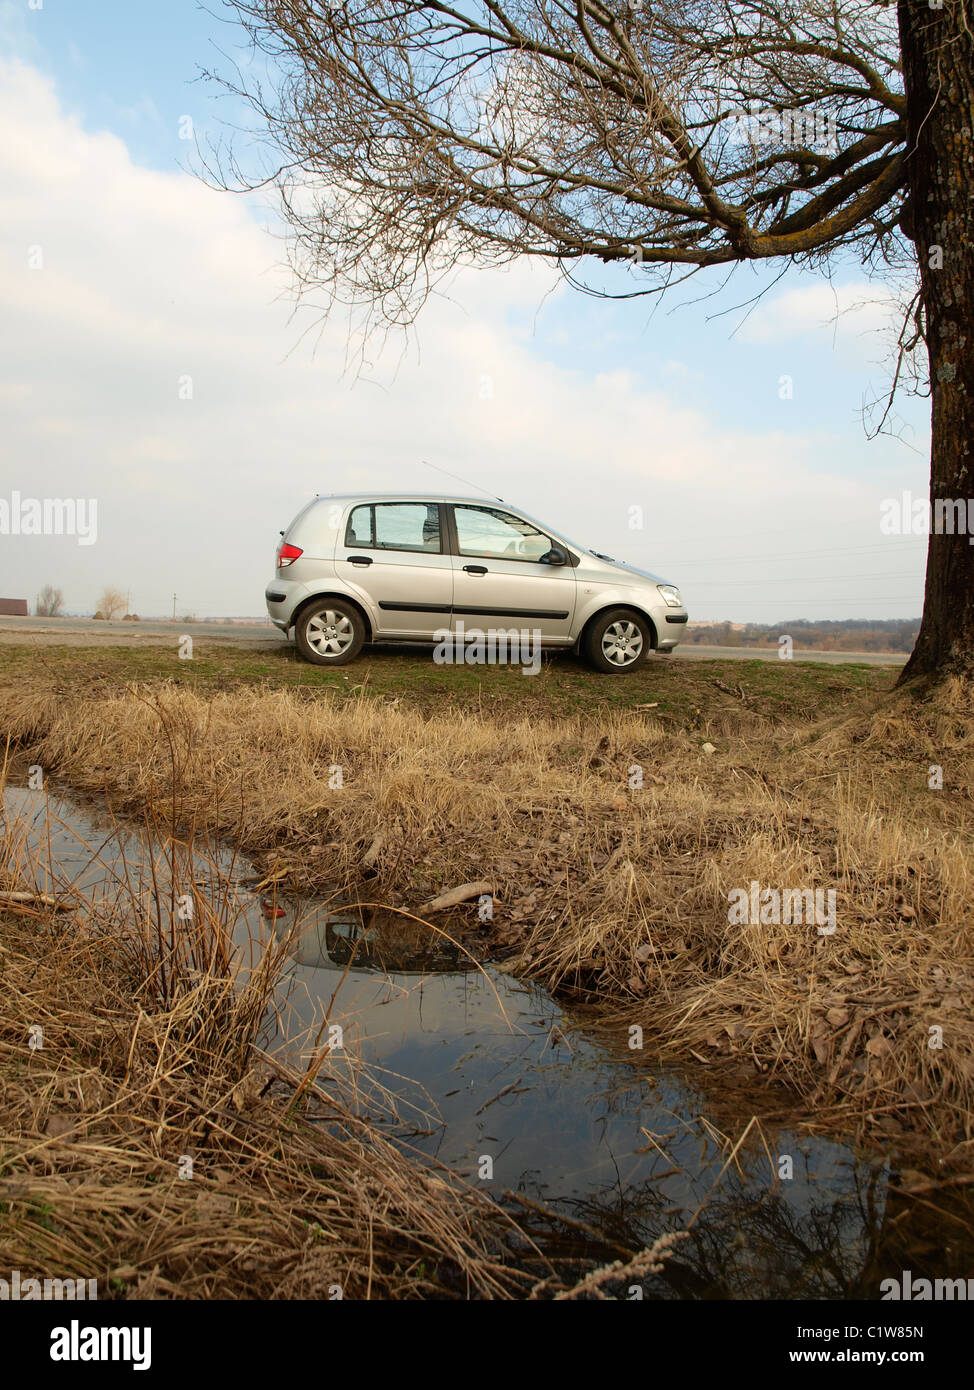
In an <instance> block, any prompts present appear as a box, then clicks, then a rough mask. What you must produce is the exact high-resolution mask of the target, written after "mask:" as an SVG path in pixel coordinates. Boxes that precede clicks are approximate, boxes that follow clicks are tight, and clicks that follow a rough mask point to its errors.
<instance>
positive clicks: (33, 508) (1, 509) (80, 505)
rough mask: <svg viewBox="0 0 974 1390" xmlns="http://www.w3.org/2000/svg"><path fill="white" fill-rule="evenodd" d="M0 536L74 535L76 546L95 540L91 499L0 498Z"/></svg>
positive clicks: (95, 517)
mask: <svg viewBox="0 0 974 1390" xmlns="http://www.w3.org/2000/svg"><path fill="white" fill-rule="evenodd" d="M0 536H77V538H78V544H79V545H94V544H95V541H96V540H97V539H98V502H97V499H96V498H94V497H88V498H85V497H22V496H21V494H20V493H19V492H16V491H14V492H12V493H11V494H10V500H9V501H8V500H7V498H6V497H0Z"/></svg>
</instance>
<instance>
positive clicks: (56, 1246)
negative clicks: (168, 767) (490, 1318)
mask: <svg viewBox="0 0 974 1390" xmlns="http://www.w3.org/2000/svg"><path fill="white" fill-rule="evenodd" d="M2 848H3V850H4V851H5V852H4V854H3V855H2V856H0V863H2V872H0V889H2V890H7V889H9V888H10V886H11V884H15V885H16V887H17V889H18V891H24V885H25V884H29V883H30V882H31V878H32V869H33V868H34V866H33V865H32V864H31V863H29V862H24V856H23V854H22V853H21V848H22V847H14V841H13V839H12V838H10V839H5V841H4V843H3V846H2ZM159 849H160V852H161V855H162V857H163V860H162V861H161V862H164V859H165V857H167V856H169V855H170V854H171V852H172V847H171V846H169V845H167V844H165V843H162V844H160V846H159ZM119 872H120V873H121V872H122V871H121V870H120V871H119ZM129 874H130V870H129V868H128V867H126V869H125V870H124V880H125V883H122V882H120V888H121V893H120V895H119V897H118V898H117V899H116V900H115V901H113V903H112V904H111V905H110V906H109V904H108V903H106V902H101V903H99V904H98V905H96V906H94V907H92V908H89V907H85V908H84V909H83V910H82V907H81V905H80V904H79V905H78V908H77V910H64V911H58V912H53V911H51V910H49V909H48V907H47V906H46V905H44V904H43V903H41V904H38V903H37V901H36V900H35V901H34V902H15V903H10V902H8V903H6V904H5V905H0V991H2V997H3V1007H2V1009H0V1097H2V1102H3V1103H2V1120H0V1269H3V1270H4V1271H5V1272H7V1273H8V1277H9V1271H10V1270H15V1269H16V1270H20V1271H21V1273H22V1276H23V1277H24V1278H27V1277H31V1276H33V1277H38V1278H67V1279H82V1280H95V1281H96V1283H97V1296H98V1297H99V1298H100V1299H104V1298H111V1297H116V1298H128V1297H132V1298H263V1299H268V1298H321V1299H337V1298H355V1299H362V1298H379V1299H401V1298H425V1299H429V1298H469V1297H475V1298H506V1297H511V1296H515V1295H517V1294H518V1293H519V1292H523V1291H524V1289H525V1288H526V1287H530V1280H529V1279H528V1278H527V1276H525V1275H523V1274H521V1275H519V1274H517V1273H515V1272H514V1270H513V1268H512V1265H511V1262H510V1261H509V1260H508V1261H506V1263H505V1260H504V1258H503V1252H504V1250H505V1246H506V1241H507V1239H508V1238H509V1235H510V1225H511V1223H509V1222H508V1221H506V1220H505V1219H504V1218H503V1217H502V1215H501V1214H500V1213H499V1212H498V1210H497V1209H496V1208H494V1207H492V1206H490V1204H489V1203H488V1202H487V1201H486V1200H484V1199H483V1198H481V1197H480V1196H479V1195H478V1194H476V1193H474V1192H473V1191H472V1190H471V1189H469V1188H467V1187H464V1186H462V1185H461V1184H458V1183H456V1182H454V1181H452V1180H451V1181H446V1180H445V1179H444V1176H443V1175H442V1174H440V1173H438V1172H437V1171H436V1170H435V1169H434V1168H431V1167H430V1166H429V1165H428V1164H427V1165H422V1164H420V1163H419V1162H416V1161H413V1160H412V1159H411V1158H410V1157H409V1156H408V1155H406V1154H404V1153H403V1152H401V1151H400V1150H399V1149H398V1148H396V1147H395V1146H394V1145H393V1144H391V1143H390V1142H389V1140H388V1138H386V1137H385V1136H384V1135H382V1134H381V1133H380V1132H379V1131H378V1130H377V1129H376V1127H375V1125H374V1124H373V1123H371V1122H370V1121H367V1120H365V1119H362V1118H360V1117H357V1116H356V1114H355V1107H354V1106H353V1105H351V1104H350V1103H349V1102H348V1100H347V1099H345V1098H341V1099H340V1098H338V1097H336V1096H334V1095H331V1094H329V1092H328V1091H327V1090H325V1089H322V1088H320V1087H319V1086H318V1085H317V1084H316V1082H315V1076H314V1072H313V1070H310V1071H309V1072H307V1073H304V1074H297V1073H294V1072H292V1071H291V1070H289V1068H288V1067H287V1066H286V1065H283V1064H282V1063H281V1061H280V1060H276V1061H275V1060H273V1059H271V1058H268V1057H267V1056H266V1055H265V1054H264V1053H263V1052H262V1050H261V1047H260V1031H261V1024H262V1020H263V1019H264V1017H265V1015H266V1011H267V1006H268V1000H269V998H270V995H271V992H272V990H273V988H274V985H275V982H276V980H277V978H278V976H279V974H280V971H281V969H282V968H283V965H284V953H283V951H282V949H281V945H280V943H276V944H275V945H274V946H271V947H268V949H267V950H266V951H265V952H264V954H263V955H262V956H261V957H260V959H259V961H258V962H257V964H256V968H255V969H254V970H253V971H252V972H251V973H250V974H249V976H248V977H247V978H246V979H245V980H242V979H241V978H239V976H238V977H237V978H236V979H235V978H234V976H233V973H232V971H231V969H230V965H229V960H230V949H229V947H230V941H229V932H228V925H229V923H228V916H227V906H228V898H227V896H226V894H225V892H224V890H223V889H221V888H217V890H216V891H215V893H213V892H211V893H210V895H209V896H208V897H201V896H200V895H199V893H197V894H196V900H197V904H198V915H197V918H196V921H195V924H181V925H179V926H178V927H177V925H176V924H175V923H174V919H173V914H172V912H171V911H170V910H168V895H167V893H166V892H165V890H164V889H160V891H158V892H157V893H156V894H155V896H154V897H152V898H151V900H150V901H149V902H148V904H147V902H146V899H145V898H144V896H142V895H141V894H139V893H137V892H136V891H135V890H134V888H133V890H132V892H131V893H127V892H126V887H125V884H126V883H127V882H128V880H129ZM190 882H191V880H190ZM498 1252H501V1253H500V1255H499V1254H498ZM556 1287H558V1288H560V1287H562V1286H561V1284H560V1283H559V1282H557V1281H556ZM89 1296H90V1295H89Z"/></svg>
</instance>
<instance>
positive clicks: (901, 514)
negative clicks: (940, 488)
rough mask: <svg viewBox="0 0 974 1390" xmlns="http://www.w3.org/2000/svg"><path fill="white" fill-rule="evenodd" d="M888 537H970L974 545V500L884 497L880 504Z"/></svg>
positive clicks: (882, 526) (904, 495)
mask: <svg viewBox="0 0 974 1390" xmlns="http://www.w3.org/2000/svg"><path fill="white" fill-rule="evenodd" d="M879 512H880V516H879V529H880V531H881V532H882V533H883V535H884V536H930V535H934V536H964V535H966V536H967V539H968V542H969V543H970V544H971V545H974V534H971V532H972V531H974V497H935V498H934V500H933V502H931V501H930V498H929V497H914V496H913V493H912V492H904V493H901V494H900V496H899V497H884V498H883V500H882V501H881V502H880V504H879Z"/></svg>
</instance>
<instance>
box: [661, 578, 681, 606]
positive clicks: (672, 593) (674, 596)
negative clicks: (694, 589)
mask: <svg viewBox="0 0 974 1390" xmlns="http://www.w3.org/2000/svg"><path fill="white" fill-rule="evenodd" d="M656 587H657V589H658V590H659V591H660V593H661V594H662V595H663V602H664V603H665V604H666V606H667V608H682V607H683V599H682V598H681V597H680V591H679V589H677V588H674V586H673V585H672V584H657V585H656Z"/></svg>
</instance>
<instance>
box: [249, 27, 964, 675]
mask: <svg viewBox="0 0 974 1390" xmlns="http://www.w3.org/2000/svg"><path fill="white" fill-rule="evenodd" d="M227 3H228V4H229V5H230V6H231V8H232V9H234V10H235V11H236V12H237V14H238V15H239V17H240V18H241V20H242V21H243V23H244V25H245V26H246V28H247V30H248V31H249V34H250V36H251V39H252V42H253V43H254V45H255V46H256V48H257V49H259V50H261V51H262V52H263V54H264V55H265V56H266V57H268V58H269V59H270V60H271V71H272V72H274V73H276V74H277V76H276V78H275V79H274V81H273V82H272V86H271V89H270V90H268V89H266V88H265V87H263V86H261V85H260V84H259V83H258V82H256V81H254V80H253V79H252V78H249V77H248V78H244V77H240V78H239V79H238V81H237V82H235V83H232V82H227V83H226V85H228V86H231V87H232V89H233V90H234V91H236V92H237V93H238V94H240V95H242V96H244V97H245V98H246V99H247V100H249V101H250V102H251V103H252V105H253V106H254V108H255V109H256V111H257V113H258V115H259V117H260V119H261V121H262V122H263V123H266V126H267V130H268V135H269V143H270V147H271V148H272V149H273V151H274V158H275V172H274V174H273V177H274V178H275V179H276V181H277V184H278V186H279V188H280V192H281V196H282V200H283V208H284V213H285V216H286V218H287V221H288V224H289V229H290V232H291V234H292V235H291V246H292V248H293V265H294V269H295V271H296V273H297V277H298V282H299V285H300V286H301V287H302V288H303V290H304V291H312V292H313V291H317V290H324V291H325V292H326V294H327V295H328V296H329V297H330V299H331V301H332V302H334V301H336V300H337V301H339V302H343V303H346V304H349V305H352V306H359V307H364V308H365V310H366V312H367V314H368V315H371V316H374V319H375V320H378V321H384V322H386V323H399V324H404V323H408V322H410V321H411V320H412V319H413V317H414V316H415V314H416V312H417V311H418V309H419V307H420V305H421V304H422V303H423V301H424V299H425V297H426V296H427V295H428V293H429V291H430V289H431V287H432V286H433V285H434V284H435V283H436V281H437V279H438V277H440V276H441V275H443V274H444V273H445V272H447V271H448V270H450V269H451V268H453V267H454V266H456V265H458V264H461V263H475V264H480V265H488V264H496V263H498V262H501V261H505V260H509V259H511V258H513V257H517V256H521V255H531V256H537V257H541V258H544V259H548V260H551V261H554V262H557V263H558V264H559V265H560V266H561V267H562V268H563V269H564V270H565V273H566V274H567V275H568V276H569V278H570V279H572V281H573V282H574V283H579V275H580V273H582V266H583V263H584V262H585V260H586V258H590V263H591V258H595V259H598V260H599V261H602V262H606V263H608V262H613V261H631V262H635V263H636V264H638V266H639V267H640V271H639V273H640V276H641V277H642V279H641V281H640V282H639V284H638V285H637V286H636V288H635V289H634V290H633V291H632V293H646V292H647V291H650V292H659V291H661V290H662V289H665V288H666V287H668V286H670V285H672V284H673V283H674V282H675V281H677V280H679V279H682V278H685V277H686V276H687V275H689V274H693V273H694V272H696V271H698V270H699V269H701V268H703V267H706V266H719V265H726V266H732V265H734V264H735V263H739V262H743V261H758V260H766V259H771V260H780V261H782V262H783V263H788V262H803V263H810V264H812V265H816V266H821V267H823V268H824V267H826V266H827V264H828V262H829V261H830V259H831V258H832V257H834V256H836V255H837V254H840V253H841V254H842V255H844V256H848V255H849V254H850V252H851V253H852V254H855V255H857V256H858V257H859V258H860V259H861V261H862V262H863V263H865V264H866V265H868V266H870V267H874V268H877V269H879V270H886V269H887V268H890V267H891V268H893V270H894V271H899V272H902V270H903V269H904V268H905V267H908V268H909V273H910V275H911V277H912V279H913V281H914V283H915V284H916V286H917V293H916V298H915V300H914V302H913V304H912V306H911V313H910V315H909V320H908V325H907V327H906V328H905V330H904V333H903V334H902V335H901V341H900V350H901V362H900V363H899V364H898V368H897V373H896V376H897V378H899V376H900V367H901V366H902V358H903V357H906V358H909V357H910V355H911V354H913V353H915V352H916V351H917V350H918V349H919V350H921V351H922V350H923V348H924V345H925V347H926V351H927V354H928V359H929V371H928V372H927V373H925V378H926V380H927V381H928V382H929V388H930V392H931V395H932V416H933V459H932V470H931V503H932V504H933V503H934V502H935V501H936V500H938V499H944V498H964V497H966V495H967V494H968V493H969V492H971V491H974V489H971V487H970V482H971V477H970V471H969V461H968V450H969V448H970V440H971V438H972V433H974V429H972V426H974V419H972V402H974V354H972V353H971V352H970V351H969V350H968V351H965V350H964V349H965V345H966V342H967V335H968V333H969V325H970V324H971V323H972V322H974V259H972V246H974V202H972V200H971V198H970V197H969V194H968V189H969V183H970V176H971V173H972V171H974V152H972V151H974V147H972V140H971V129H972V125H974V63H972V34H971V27H970V19H971V11H972V10H974V0H899V3H898V4H894V3H891V0H801V3H794V0H782V3H778V4H775V3H771V0H660V3H656V2H655V0H633V2H632V3H629V4H626V3H613V0H508V2H507V3H504V0H463V3H456V4H449V3H445V4H423V3H414V0H395V3H391V2H390V3H384V2H383V3H371V2H370V0H227ZM255 70H259V69H256V68H254V69H250V71H255ZM265 172H266V171H265ZM224 177H225V180H226V181H227V182H228V183H232V182H234V181H237V182H239V180H240V179H241V178H242V177H244V175H243V171H241V170H240V169H239V168H238V167H237V166H236V165H235V164H234V163H233V161H232V160H230V162H229V167H225V169H224ZM244 181H246V179H244ZM918 272H919V274H918ZM585 287H586V288H592V286H590V285H589V286H585ZM595 288H596V290H597V292H601V288H600V287H598V286H596V287H595ZM972 508H974V502H972ZM972 662H974V546H971V545H969V544H968V540H967V536H966V535H957V534H953V535H951V534H935V535H932V536H931V541H930V546H929V552H928V565H927V589H926V603H925V609H924V618H923V623H922V626H921V630H920V634H919V637H918V640H917V645H916V648H915V650H914V653H913V656H912V658H911V660H910V663H909V665H908V668H907V671H906V676H907V677H912V676H914V675H918V674H926V673H943V672H945V671H947V670H951V669H957V668H963V669H965V670H967V669H970V667H971V664H972Z"/></svg>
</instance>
